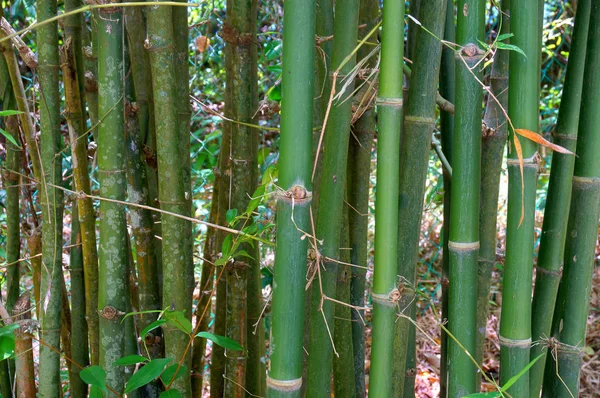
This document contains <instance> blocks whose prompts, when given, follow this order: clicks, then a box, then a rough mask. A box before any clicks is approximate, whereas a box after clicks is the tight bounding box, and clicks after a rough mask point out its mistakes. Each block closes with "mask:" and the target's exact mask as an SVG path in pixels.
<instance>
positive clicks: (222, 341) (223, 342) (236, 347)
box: [196, 332, 245, 351]
mask: <svg viewBox="0 0 600 398" xmlns="http://www.w3.org/2000/svg"><path fill="white" fill-rule="evenodd" d="M196 337H202V338H204V339H207V340H210V341H212V342H213V343H215V344H216V345H218V346H221V347H223V348H226V349H228V350H233V351H245V350H244V347H242V346H241V344H240V343H238V342H237V341H235V340H232V339H230V338H229V337H225V336H219V335H216V334H212V333H209V332H200V333H198V334H197V335H196Z"/></svg>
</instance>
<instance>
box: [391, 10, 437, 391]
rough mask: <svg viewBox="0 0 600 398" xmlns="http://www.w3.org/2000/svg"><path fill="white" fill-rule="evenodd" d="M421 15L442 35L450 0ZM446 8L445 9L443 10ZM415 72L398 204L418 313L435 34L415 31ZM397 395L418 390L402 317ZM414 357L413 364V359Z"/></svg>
mask: <svg viewBox="0 0 600 398" xmlns="http://www.w3.org/2000/svg"><path fill="white" fill-rule="evenodd" d="M419 9H420V14H419V15H417V17H418V18H419V19H420V20H421V23H422V24H423V26H424V27H425V28H426V29H427V30H429V31H430V32H432V33H433V35H435V36H437V37H440V36H442V34H443V29H444V20H445V11H446V6H445V3H444V0H435V1H428V2H421V4H420V8H419ZM440 10H441V12H440ZM413 40H415V41H416V44H415V47H414V50H413V70H414V71H413V72H412V74H411V80H410V85H409V91H408V102H407V106H406V108H405V111H404V130H403V134H404V136H403V141H402V147H401V148H400V159H401V161H400V169H399V171H400V177H399V185H400V192H399V195H400V202H399V204H398V206H399V210H398V239H399V243H398V251H397V254H396V256H397V258H398V274H399V275H400V276H401V277H402V278H403V280H405V281H408V283H407V285H405V286H403V287H401V289H402V294H401V297H400V299H399V301H398V306H399V309H400V311H402V312H406V313H407V315H409V316H410V317H414V313H415V304H416V303H415V286H416V265H417V261H418V246H419V236H420V232H421V214H422V213H423V196H424V194H425V180H426V179H427V167H428V163H429V154H430V153H431V134H432V132H433V128H434V126H435V111H436V108H435V94H436V90H437V84H438V78H439V68H440V60H441V55H442V48H441V47H440V45H439V42H438V40H437V39H436V38H435V37H434V36H432V35H431V34H430V33H428V32H426V31H424V30H422V29H419V30H417V31H416V32H415V36H414V39H413ZM395 329H396V330H395V342H394V344H395V346H394V349H395V352H394V355H395V358H394V374H395V377H394V396H411V395H414V378H415V375H416V369H415V368H414V367H415V355H416V351H415V349H416V348H415V334H414V331H413V330H412V329H414V326H412V323H411V322H410V320H408V319H406V318H400V319H398V320H397V322H396V324H395ZM409 360H410V363H408V362H409Z"/></svg>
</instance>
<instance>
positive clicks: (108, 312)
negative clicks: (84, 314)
mask: <svg viewBox="0 0 600 398" xmlns="http://www.w3.org/2000/svg"><path fill="white" fill-rule="evenodd" d="M123 315H125V313H124V312H122V311H119V310H118V309H116V308H115V307H113V306H112V305H107V306H105V307H104V308H103V309H102V310H101V311H100V316H101V317H102V318H104V319H107V320H109V321H110V320H112V319H115V318H116V317H119V316H123Z"/></svg>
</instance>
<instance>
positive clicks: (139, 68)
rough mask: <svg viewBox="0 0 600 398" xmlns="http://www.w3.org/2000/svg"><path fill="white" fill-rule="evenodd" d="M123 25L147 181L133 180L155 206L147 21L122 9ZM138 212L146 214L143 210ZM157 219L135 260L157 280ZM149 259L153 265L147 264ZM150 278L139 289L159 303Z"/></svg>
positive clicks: (153, 216)
mask: <svg viewBox="0 0 600 398" xmlns="http://www.w3.org/2000/svg"><path fill="white" fill-rule="evenodd" d="M125 25H126V30H127V44H128V49H129V54H130V57H129V58H130V62H131V76H132V80H133V86H134V91H135V104H136V108H137V110H136V112H135V113H136V116H137V120H138V125H139V137H138V138H136V148H138V149H139V150H140V151H141V152H140V156H143V158H145V161H144V162H143V167H144V169H145V175H146V177H145V178H146V182H145V183H144V178H143V175H144V171H142V170H141V169H139V168H134V170H135V171H137V173H136V174H135V176H136V177H135V179H136V180H137V179H140V180H139V181H138V182H137V183H136V184H140V185H136V186H137V187H138V188H137V189H138V191H139V190H140V189H141V192H142V193H145V195H146V197H147V199H146V200H147V202H146V204H147V205H149V206H158V204H157V202H156V199H157V198H158V175H157V169H156V164H155V163H153V162H152V161H148V157H150V158H152V155H153V154H155V153H156V148H155V142H156V131H155V128H154V99H153V94H152V76H151V72H150V56H149V54H148V51H146V49H145V48H144V41H145V40H146V20H145V18H144V14H143V11H142V9H141V8H140V7H127V8H125ZM132 138H133V136H132ZM148 155H150V156H148ZM132 176H133V175H132ZM146 191H147V192H146ZM131 199H132V198H130V200H131ZM138 199H140V201H141V200H143V198H138ZM141 214H145V212H143V213H141ZM144 217H146V216H144ZM160 219H161V217H160V214H159V213H156V212H155V213H150V226H151V228H152V230H151V231H146V230H145V229H144V230H140V232H142V231H143V233H144V234H147V236H146V237H142V236H140V238H139V240H140V242H142V243H143V244H144V245H146V247H147V250H148V253H152V254H151V256H149V257H148V258H145V259H140V258H138V259H137V261H138V270H142V271H143V270H144V269H146V268H147V267H146V266H149V270H150V271H151V272H154V274H155V275H157V279H158V281H160V280H162V249H161V248H162V243H161V240H160V239H156V238H154V237H155V236H162V229H161V223H160ZM146 222H147V220H145V219H142V224H143V225H145V226H147V225H146V224H145V223H146ZM148 238H150V241H148V240H147V239H148ZM138 253H139V251H138ZM140 260H141V261H142V264H141V266H140V265H139V261H140ZM144 261H149V263H148V264H144ZM150 261H152V262H153V263H154V264H152V263H150ZM138 272H139V271H138ZM152 279H153V278H140V283H141V285H140V292H141V294H143V295H147V298H148V299H149V300H152V296H155V295H158V303H159V304H160V303H161V302H162V298H161V291H160V286H157V287H154V286H153V285H154V284H155V283H156V282H155V281H153V280H152ZM146 282H147V283H148V286H143V284H145V283H146ZM141 303H142V305H143V306H144V305H150V304H151V303H150V302H145V300H141ZM144 319H146V320H144ZM148 319H154V318H153V317H152V316H149V317H145V316H143V317H142V322H143V323H145V322H147V320H148ZM154 333H155V334H158V333H160V331H159V330H157V329H155V330H154Z"/></svg>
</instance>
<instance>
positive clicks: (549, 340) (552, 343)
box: [534, 336, 583, 359]
mask: <svg viewBox="0 0 600 398" xmlns="http://www.w3.org/2000/svg"><path fill="white" fill-rule="evenodd" d="M534 344H543V345H544V346H546V347H547V348H548V349H549V350H550V351H551V352H552V353H559V352H560V353H562V354H567V355H568V354H575V355H583V347H581V346H573V345H569V344H565V343H563V342H561V341H560V340H558V339H557V338H556V337H546V336H542V337H541V338H540V340H539V341H536V342H535V343H534ZM555 359H556V358H555Z"/></svg>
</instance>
